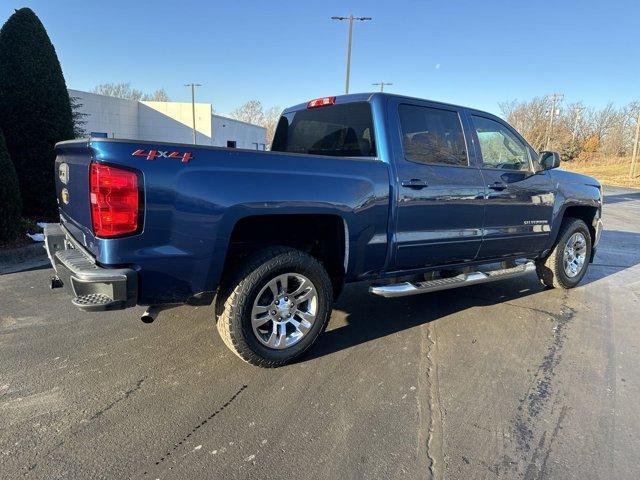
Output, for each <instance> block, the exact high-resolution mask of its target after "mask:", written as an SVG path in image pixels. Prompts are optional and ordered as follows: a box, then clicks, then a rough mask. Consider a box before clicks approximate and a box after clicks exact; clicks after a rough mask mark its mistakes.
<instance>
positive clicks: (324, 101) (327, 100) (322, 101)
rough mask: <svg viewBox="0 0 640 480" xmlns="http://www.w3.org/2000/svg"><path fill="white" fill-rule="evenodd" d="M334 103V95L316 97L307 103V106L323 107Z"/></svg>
mask: <svg viewBox="0 0 640 480" xmlns="http://www.w3.org/2000/svg"><path fill="white" fill-rule="evenodd" d="M334 103H336V97H323V98H316V99H315V100H311V101H310V102H309V103H307V108H316V107H324V106H326V105H333V104H334Z"/></svg>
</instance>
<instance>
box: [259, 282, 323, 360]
mask: <svg viewBox="0 0 640 480" xmlns="http://www.w3.org/2000/svg"><path fill="white" fill-rule="evenodd" d="M317 313H318V292H317V291H316V287H315V286H314V285H313V283H311V280H309V279H308V278H307V277H305V276H304V275H301V274H299V273H285V274H283V275H278V276H277V277H275V278H274V279H272V280H271V281H269V283H267V284H266V285H265V286H264V287H263V288H262V290H260V293H258V296H257V297H256V299H255V300H254V302H253V309H252V310H251V326H252V328H253V333H254V334H255V336H256V338H257V339H258V341H260V343H262V344H263V345H265V346H267V347H269V348H275V349H277V350H282V349H283V348H287V347H291V346H292V345H295V344H296V343H298V342H299V341H300V340H302V337H304V336H305V335H306V334H307V332H308V331H309V330H310V329H311V327H312V326H313V323H314V322H315V321H316V316H317Z"/></svg>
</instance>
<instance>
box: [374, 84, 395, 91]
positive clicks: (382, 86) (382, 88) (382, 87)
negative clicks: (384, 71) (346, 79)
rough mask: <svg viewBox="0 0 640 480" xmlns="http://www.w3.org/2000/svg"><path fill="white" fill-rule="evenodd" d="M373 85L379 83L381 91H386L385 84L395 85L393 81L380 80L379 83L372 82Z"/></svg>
mask: <svg viewBox="0 0 640 480" xmlns="http://www.w3.org/2000/svg"><path fill="white" fill-rule="evenodd" d="M371 85H375V86H378V85H379V86H380V91H381V92H384V86H385V85H393V83H391V82H382V81H381V82H378V83H372V84H371Z"/></svg>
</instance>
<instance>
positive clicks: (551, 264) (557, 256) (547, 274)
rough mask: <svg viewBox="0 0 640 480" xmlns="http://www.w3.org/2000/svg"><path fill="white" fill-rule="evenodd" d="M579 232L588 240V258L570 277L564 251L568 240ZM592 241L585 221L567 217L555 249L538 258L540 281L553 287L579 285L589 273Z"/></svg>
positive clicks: (567, 287)
mask: <svg viewBox="0 0 640 480" xmlns="http://www.w3.org/2000/svg"><path fill="white" fill-rule="evenodd" d="M577 232H580V233H582V235H583V236H584V238H585V240H586V252H585V256H586V258H585V261H584V263H583V265H582V268H581V269H580V270H579V271H578V273H577V275H575V276H574V277H570V276H569V275H567V273H566V272H565V268H564V260H563V253H564V248H565V246H566V244H567V242H568V241H569V239H570V238H571V237H572V236H573V235H574V234H575V233H577ZM591 241H592V240H591V233H590V232H589V228H588V227H587V225H586V224H585V223H584V221H582V220H580V219H578V218H565V219H564V220H563V221H562V225H561V226H560V231H559V232H558V241H557V242H556V244H555V245H554V247H553V250H551V252H550V253H549V255H547V256H546V257H544V258H541V259H539V260H536V272H537V273H538V278H539V279H540V282H542V284H543V285H546V286H547V287H551V288H564V289H569V288H573V287H575V286H576V285H578V283H580V280H582V278H583V277H584V275H585V274H586V273H587V268H588V267H589V260H590V258H591V248H592V245H591Z"/></svg>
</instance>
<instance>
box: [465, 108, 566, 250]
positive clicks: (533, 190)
mask: <svg viewBox="0 0 640 480" xmlns="http://www.w3.org/2000/svg"><path fill="white" fill-rule="evenodd" d="M469 120H470V124H471V125H472V133H471V135H473V136H474V137H475V142H476V145H477V146H478V147H479V148H477V149H476V154H477V155H478V163H479V165H480V170H481V172H482V176H483V178H484V183H485V198H486V210H485V222H484V236H483V240H482V247H481V248H480V252H479V253H478V258H479V259H485V258H498V257H505V256H514V255H523V256H524V255H527V254H534V253H537V252H540V251H541V250H543V249H544V248H545V245H546V243H547V241H548V239H549V234H550V231H551V218H552V212H553V205H554V200H555V193H554V189H553V182H552V181H551V178H550V176H549V174H548V173H547V172H546V171H541V172H537V173H536V169H535V168H534V164H533V158H534V155H535V151H534V150H533V149H532V148H531V147H529V145H528V144H527V143H526V142H525V141H524V140H523V139H522V138H521V137H520V136H519V135H518V134H517V133H516V132H515V131H514V130H513V129H512V128H511V127H509V126H508V125H507V124H506V123H504V122H502V121H501V120H499V119H497V118H494V117H492V116H490V115H488V114H480V113H478V114H476V113H471V114H470V119H469Z"/></svg>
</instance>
